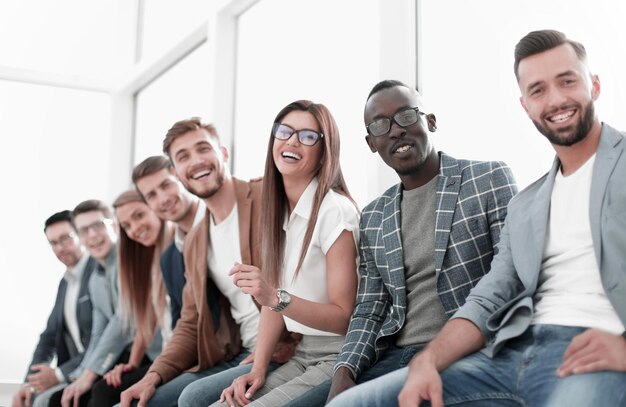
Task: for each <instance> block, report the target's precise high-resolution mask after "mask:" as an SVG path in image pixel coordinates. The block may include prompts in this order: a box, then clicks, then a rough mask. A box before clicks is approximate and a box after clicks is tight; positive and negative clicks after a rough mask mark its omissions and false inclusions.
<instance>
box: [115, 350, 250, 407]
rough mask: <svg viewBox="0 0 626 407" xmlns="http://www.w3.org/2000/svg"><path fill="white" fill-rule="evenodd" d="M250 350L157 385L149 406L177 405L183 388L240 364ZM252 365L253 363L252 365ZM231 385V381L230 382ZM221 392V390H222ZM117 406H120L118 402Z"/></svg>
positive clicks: (174, 406) (170, 406)
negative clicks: (226, 360)
mask: <svg viewBox="0 0 626 407" xmlns="http://www.w3.org/2000/svg"><path fill="white" fill-rule="evenodd" d="M249 354H250V352H248V351H242V352H241V353H239V355H237V356H235V357H234V358H232V359H231V360H229V361H228V362H224V363H222V364H220V365H216V366H213V367H210V368H208V369H206V370H203V371H201V372H196V373H183V374H181V375H180V376H176V377H175V378H174V379H172V380H170V381H169V382H167V383H165V384H163V385H161V386H159V387H157V389H156V392H155V393H154V395H153V396H152V398H151V399H150V400H149V401H148V404H147V405H146V406H147V407H176V406H177V405H178V397H179V396H180V394H181V393H182V391H183V389H184V388H185V387H187V386H188V385H189V384H191V383H193V382H195V381H196V380H199V379H202V378H204V377H207V376H211V375H214V374H216V373H220V372H222V371H224V370H228V369H231V368H233V367H237V366H239V362H241V361H242V360H244V359H245V357H246V356H248V355H249ZM250 366H252V365H250ZM229 385H230V383H229ZM220 392H221V390H220ZM218 397H219V396H218ZM136 405H137V401H136V400H135V402H134V403H133V406H136ZM115 407H119V404H116V406H115Z"/></svg>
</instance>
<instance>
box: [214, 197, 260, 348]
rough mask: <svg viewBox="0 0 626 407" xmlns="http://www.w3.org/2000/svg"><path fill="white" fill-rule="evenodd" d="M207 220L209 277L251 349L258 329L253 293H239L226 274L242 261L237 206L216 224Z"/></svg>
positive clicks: (231, 279) (247, 346) (242, 338)
mask: <svg viewBox="0 0 626 407" xmlns="http://www.w3.org/2000/svg"><path fill="white" fill-rule="evenodd" d="M210 222H211V223H210V225H209V236H210V241H209V250H208V256H207V257H208V264H209V272H210V277H211V278H212V279H213V281H214V282H215V285H216V286H217V288H218V289H219V290H220V291H221V292H222V294H224V296H225V297H226V298H228V301H230V312H231V314H232V316H233V319H234V320H235V322H237V323H238V324H239V327H240V332H241V342H242V343H243V346H244V348H246V349H248V350H252V349H254V347H255V346H256V338H257V331H258V330H259V316H260V314H259V309H258V308H257V306H256V305H255V304H254V301H253V300H252V296H251V295H247V294H244V293H243V292H241V289H240V288H239V287H237V286H236V285H235V284H233V278H232V277H231V276H229V275H228V272H229V271H230V269H231V268H232V267H233V266H234V265H235V262H238V263H241V249H240V244H239V218H238V217H237V205H236V204H235V206H234V207H233V210H232V211H231V212H230V214H229V215H228V216H227V217H226V219H224V220H223V221H222V222H220V223H219V224H218V225H216V224H215V222H214V220H213V216H211V219H210Z"/></svg>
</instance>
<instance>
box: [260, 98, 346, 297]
mask: <svg viewBox="0 0 626 407" xmlns="http://www.w3.org/2000/svg"><path fill="white" fill-rule="evenodd" d="M295 110H301V111H304V112H308V113H310V114H311V115H312V116H313V117H314V118H315V120H316V121H317V124H318V125H319V129H320V132H321V133H322V134H323V135H324V137H322V138H321V140H320V141H319V142H321V143H323V148H322V157H321V158H320V167H319V169H318V170H317V173H316V174H315V176H316V177H317V178H318V181H319V185H318V187H317V191H315V196H314V198H313V208H312V209H311V217H310V219H309V224H308V226H307V229H306V233H305V235H304V241H303V242H302V249H301V251H300V259H299V260H298V266H297V267H296V272H295V275H294V276H297V275H298V273H299V271H300V268H301V267H302V263H303V262H304V258H305V256H306V252H307V250H308V247H309V244H310V243H311V238H312V236H313V230H314V229H315V223H316V222H317V215H318V213H319V209H320V206H321V204H322V201H323V200H324V197H325V196H326V194H327V193H328V191H329V190H330V189H332V190H333V191H335V192H337V193H340V194H342V195H344V196H346V197H347V198H349V199H350V200H351V201H352V203H353V204H354V206H355V207H356V206H357V205H356V203H355V202H354V199H352V196H351V195H350V192H349V191H348V187H347V186H346V182H345V181H344V179H343V174H342V172H341V166H340V164H339V130H338V129H337V123H335V119H334V118H333V116H332V115H331V114H330V111H329V110H328V108H327V107H326V106H324V105H322V104H320V103H313V102H311V101H310V100H297V101H295V102H292V103H290V104H288V105H287V106H285V107H284V108H283V109H282V110H281V111H280V112H279V113H278V115H277V116H276V118H275V119H274V123H280V122H281V120H282V119H283V118H284V117H285V116H287V115H288V114H289V113H291V112H293V111H295ZM273 147H274V136H273V135H272V134H271V132H270V139H269V143H268V146H267V157H266V159H265V175H264V176H263V201H262V202H263V209H262V216H261V230H263V231H264V235H265V238H264V239H263V241H262V242H261V247H262V249H263V250H262V253H263V254H264V255H263V258H262V259H261V265H262V267H263V268H262V269H263V270H264V272H265V273H266V275H267V276H269V279H270V281H271V282H272V284H274V285H275V286H279V285H280V284H281V278H282V266H283V257H284V252H285V231H284V230H283V222H284V220H285V214H286V212H287V209H288V202H287V195H286V194H285V186H284V184H283V177H282V174H281V173H280V172H279V171H278V168H277V167H276V163H275V162H274V155H273V153H272V149H273Z"/></svg>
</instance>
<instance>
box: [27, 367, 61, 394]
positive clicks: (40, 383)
mask: <svg viewBox="0 0 626 407" xmlns="http://www.w3.org/2000/svg"><path fill="white" fill-rule="evenodd" d="M30 368H31V369H32V370H34V371H36V372H37V373H33V374H31V375H28V376H27V377H26V380H27V381H28V384H30V385H31V386H33V387H34V388H35V390H36V391H37V392H38V393H41V392H42V391H44V390H47V389H49V388H50V387H52V386H54V385H56V384H59V379H57V375H56V373H55V372H54V369H53V368H51V367H50V366H48V365H46V364H43V363H41V364H38V365H32V366H31V367H30Z"/></svg>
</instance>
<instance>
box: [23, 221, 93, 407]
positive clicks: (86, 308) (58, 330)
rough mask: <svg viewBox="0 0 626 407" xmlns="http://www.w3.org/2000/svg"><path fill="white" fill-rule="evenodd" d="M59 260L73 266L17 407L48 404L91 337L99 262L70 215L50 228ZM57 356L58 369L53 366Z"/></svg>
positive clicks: (46, 228) (47, 226)
mask: <svg viewBox="0 0 626 407" xmlns="http://www.w3.org/2000/svg"><path fill="white" fill-rule="evenodd" d="M43 230H44V233H45V234H46V239H48V243H50V247H51V248H52V251H53V252H54V254H55V256H56V257H57V259H59V261H60V262H61V263H63V264H64V265H65V267H67V270H66V271H65V275H64V276H63V279H62V280H61V282H60V283H59V288H58V290H57V296H56V300H55V302H54V308H52V312H51V313H50V316H49V317H48V324H47V325H46V329H45V330H44V331H43V332H42V333H41V336H40V337H39V343H38V344H37V347H36V348H35V352H34V353H33V359H32V361H31V362H30V365H29V369H28V370H29V374H28V376H26V383H25V384H24V386H23V387H22V388H21V389H20V390H19V391H18V392H17V393H16V394H15V395H14V396H13V402H12V406H13V407H22V406H23V405H27V406H30V405H33V406H35V407H37V406H47V405H48V399H49V397H50V395H51V394H52V393H54V392H56V391H58V390H60V389H63V388H64V387H65V386H67V384H68V383H69V382H70V381H71V379H72V378H71V377H70V373H71V372H72V371H73V370H74V369H75V368H76V367H78V365H79V364H80V362H81V360H82V359H83V355H84V352H85V349H86V348H87V346H88V345H89V338H90V337H91V297H90V295H89V278H90V277H91V272H92V270H93V269H94V267H95V260H94V259H93V258H91V257H90V256H89V254H88V253H85V252H84V249H83V247H82V246H81V245H80V243H79V240H78V234H77V233H76V229H75V227H74V223H73V219H72V213H71V212H70V211H61V212H57V213H55V214H54V215H52V216H50V217H49V218H48V219H47V220H46V222H45V226H44V229H43ZM54 357H56V358H57V367H56V368H52V367H50V365H49V364H50V362H51V361H52V359H54Z"/></svg>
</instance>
